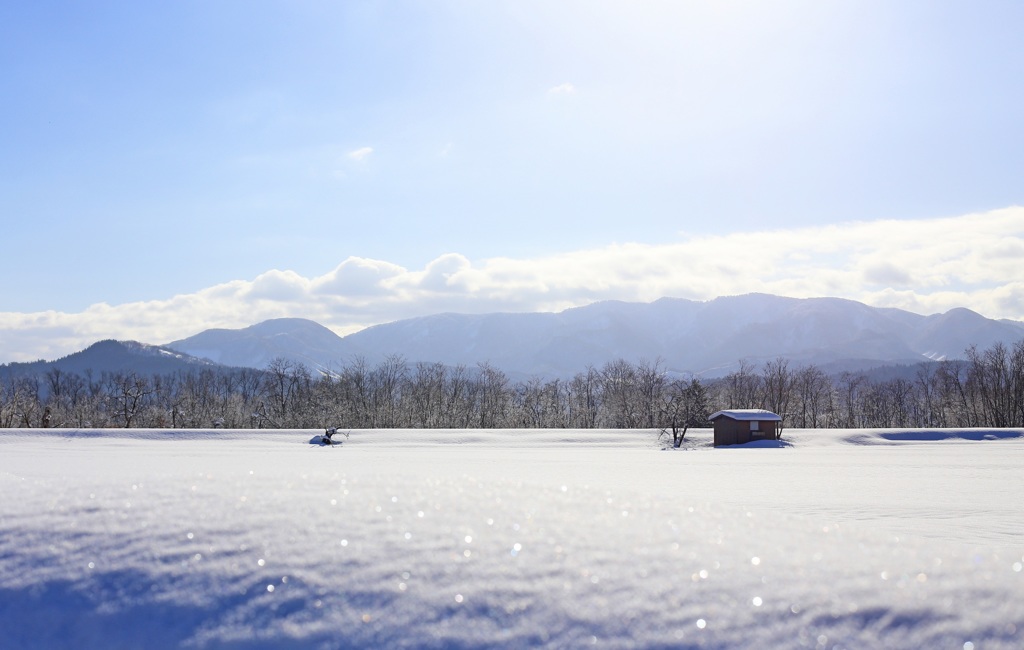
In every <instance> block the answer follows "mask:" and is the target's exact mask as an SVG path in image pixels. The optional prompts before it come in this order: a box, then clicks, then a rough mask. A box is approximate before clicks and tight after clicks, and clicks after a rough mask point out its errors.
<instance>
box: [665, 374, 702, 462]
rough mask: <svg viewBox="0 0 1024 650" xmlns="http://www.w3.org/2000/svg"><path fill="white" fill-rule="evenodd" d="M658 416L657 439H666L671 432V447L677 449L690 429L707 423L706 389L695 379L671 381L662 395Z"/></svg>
mask: <svg viewBox="0 0 1024 650" xmlns="http://www.w3.org/2000/svg"><path fill="white" fill-rule="evenodd" d="M660 415H661V420H662V422H663V425H662V427H661V434H660V436H659V437H666V436H668V435H669V433H670V432H671V435H672V446H673V447H675V448H679V447H680V446H681V445H682V444H683V439H684V438H685V437H686V432H687V430H688V429H689V428H690V427H698V426H701V425H702V424H705V423H706V422H707V419H708V415H709V410H708V391H707V388H705V387H704V384H702V383H700V381H698V380H697V379H696V378H694V379H691V380H690V381H689V382H687V381H685V380H682V379H676V380H674V381H672V382H671V383H670V384H669V385H668V388H667V390H666V391H664V393H663V395H662V408H661V414H660Z"/></svg>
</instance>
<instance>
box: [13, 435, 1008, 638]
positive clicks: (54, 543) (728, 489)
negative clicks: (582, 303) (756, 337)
mask: <svg viewBox="0 0 1024 650" xmlns="http://www.w3.org/2000/svg"><path fill="white" fill-rule="evenodd" d="M316 433H317V432H315V431H222V430H210V431H178V430H165V429H162V430H141V431H140V430H127V431H125V430H77V431H76V430H51V431H43V430H38V429H32V430H17V429H11V430H0V488H2V494H3V500H2V505H0V646H2V647H4V648H42V647H45V648H60V647H67V648H71V647H74V648H83V647H86V648H88V647H96V648H100V647H102V648H169V647H196V648H223V647H232V648H236V647H237V648H252V647H256V648H260V647H265V648H281V647H284V648H289V647H293V648H305V647H312V648H479V647H488V648H490V647H494V648H525V647H551V648H576V647H599V648H691V647H692V648H956V649H961V648H963V649H968V650H970V649H982V648H1021V647H1024V570H1022V565H1024V431H1021V430H996V431H978V430H967V431H949V430H939V431H905V430H903V431H874V430H872V431H864V430H856V431H853V430H850V431H843V430H840V431H831V430H830V431H824V430H814V431H812V430H807V431H803V430H788V431H786V433H785V436H784V437H785V444H784V445H783V446H782V447H779V446H778V445H777V444H776V443H762V444H760V445H759V446H754V447H751V446H745V447H743V448H722V449H713V448H711V447H710V432H709V431H706V430H698V431H695V432H691V433H690V434H689V435H688V436H687V443H686V447H685V448H684V449H680V450H663V446H664V445H663V442H659V440H658V438H657V434H656V432H652V431H562V430H558V431H554V430H551V431H548V430H545V431H533V430H506V431H482V430H470V431H427V430H415V431H405V430H401V431H399V430H379V431H360V430H357V431H353V432H352V435H351V438H350V439H348V440H347V441H345V442H344V444H343V445H341V446H335V447H323V446H319V445H314V444H311V440H315V435H316Z"/></svg>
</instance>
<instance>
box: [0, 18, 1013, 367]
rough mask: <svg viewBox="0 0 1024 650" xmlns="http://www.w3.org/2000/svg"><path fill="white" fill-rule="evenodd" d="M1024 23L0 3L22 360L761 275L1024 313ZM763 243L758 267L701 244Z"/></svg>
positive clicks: (874, 299) (8, 253) (9, 295)
mask: <svg viewBox="0 0 1024 650" xmlns="http://www.w3.org/2000/svg"><path fill="white" fill-rule="evenodd" d="M1022 25H1024V4H1021V3H1019V2H1012V1H1007V2H993V1H982V2H938V1H933V2H925V1H922V2H913V1H901V2H888V1H886V2H881V1H879V2H872V1H859V2H821V1H807V2H728V1H726V2H714V3H707V2H583V1H580V2H532V1H529V0H527V1H516V2H469V1H465V2H457V1H453V2H445V1H437V2H248V1H247V2H216V1H215V2H209V1H201V2H200V1H197V2H187V1H186V2H167V3H134V2H97V3H73V2H45V1H43V2H31V3H16V2H11V3H5V4H4V5H3V6H2V7H0V70H2V72H3V74H2V75H0V84H2V88H3V93H2V96H3V97H4V101H3V102H0V213H2V214H3V223H4V226H3V237H2V242H3V254H2V255H0V278H2V280H3V281H2V287H3V289H2V292H0V298H2V299H0V362H3V361H11V360H27V359H34V358H39V357H43V358H53V357H54V356H58V355H61V354H67V353H68V352H71V351H74V350H77V349H80V348H81V347H84V345H87V344H88V343H90V342H92V341H94V340H96V339H98V338H111V337H113V338H137V339H140V340H144V341H147V342H153V343H161V342H166V341H169V340H173V339H176V338H181V337H184V336H188V335H191V334H194V333H196V332H198V331H201V330H203V329H206V328H208V327H241V326H244V325H248V324H251V323H253V322H256V321H258V320H262V319H264V318H270V317H277V316H306V317H310V318H314V319H316V320H318V321H320V322H322V323H324V324H325V325H328V326H330V327H332V328H333V329H335V330H336V331H338V332H339V333H347V332H350V331H355V330H357V329H359V328H360V327H365V326H366V325H370V324H373V323H375V322H382V321H386V320H394V319H396V318H402V317H408V316H413V315H419V314H423V313H430V312H432V311H436V310H441V309H451V310H458V311H494V310H535V309H561V308H564V307H568V306H572V305H576V304H584V303H587V302H591V301H593V300H598V299H605V298H615V299H624V300H648V299H653V298H656V297H659V296H660V295H674V296H679V297H686V298H695V299H707V298H713V297H715V296H717V295H725V294H731V293H744V292H747V291H762V290H763V291H771V292H775V293H785V294H787V295H794V296H798V297H799V296H812V295H837V296H841V297H849V298H854V299H858V300H864V301H865V302H869V303H872V304H880V305H887V306H897V307H903V308H907V309H913V310H915V311H919V312H922V313H932V312H934V311H943V310H945V309H948V308H951V307H954V306H967V307H970V308H972V309H976V310H977V311H980V312H982V313H984V314H986V315H988V316H993V317H1006V318H1015V319H1024V279H1022V278H1024V271H1021V270H1020V265H1019V263H1016V264H1015V262H1019V261H1020V260H1021V256H1022V255H1024V212H1021V211H1019V210H1018V209H1017V208H1016V206H1021V205H1024V182H1021V179H1022V178H1024V120H1021V119H1020V115H1021V106H1022V105H1024V102H1022V100H1024V84H1021V79H1024V44H1022V39H1020V37H1019V31H1020V27H1021V26H1022ZM769 241H770V242H773V246H774V250H775V251H777V252H778V254H777V255H776V256H775V258H774V259H773V260H772V261H771V263H770V264H767V265H762V266H760V267H759V268H757V269H751V268H747V267H748V266H749V265H742V266H743V268H737V267H736V265H732V266H730V265H728V264H723V263H721V261H720V260H719V258H717V257H715V256H713V255H709V253H708V251H709V250H712V249H715V247H718V249H719V250H720V249H722V248H726V247H730V246H735V245H738V244H739V243H741V242H748V243H749V242H769ZM822 251H830V252H829V253H828V254H825V253H823V252H822Z"/></svg>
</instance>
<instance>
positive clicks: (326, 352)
mask: <svg viewBox="0 0 1024 650" xmlns="http://www.w3.org/2000/svg"><path fill="white" fill-rule="evenodd" d="M166 347H167V348H170V349H173V350H178V351H181V352H183V353H185V354H188V355H191V356H194V357H202V358H205V359H209V360H210V361H213V362H216V363H220V364H223V365H227V366H244V367H250V368H266V367H267V364H269V363H270V362H271V361H272V360H274V359H275V358H279V357H280V358H285V359H289V360H291V361H296V362H299V363H302V364H305V365H306V366H309V367H311V368H319V367H322V366H330V365H331V364H332V363H333V364H334V365H337V363H336V362H337V361H338V360H340V359H342V358H343V357H344V356H345V355H346V351H345V347H344V344H343V343H342V339H341V337H339V336H338V335H337V334H335V333H334V332H332V331H331V330H329V329H327V328H326V327H324V326H323V325H320V324H318V323H315V322H314V321H311V320H306V319H303V318H276V319H272V320H267V321H263V322H262V323H257V324H255V325H251V326H249V327H246V328H243V329H237V330H230V329H210V330H205V331H203V332H200V333H199V334H196V335H195V336H190V337H188V338H186V339H181V340H179V341H173V342H171V343H168V344H167V345H166Z"/></svg>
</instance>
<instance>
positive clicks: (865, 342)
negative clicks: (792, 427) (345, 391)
mask: <svg viewBox="0 0 1024 650" xmlns="http://www.w3.org/2000/svg"><path fill="white" fill-rule="evenodd" d="M1022 337H1024V323H1020V322H1015V321H996V320H992V319H988V318H985V317H984V316H981V315H979V314H977V313H975V312H972V311H970V310H967V309H954V310H951V311H949V312H947V313H945V314H937V315H933V316H921V315H918V314H913V313H911V312H907V311H903V310H899V309H879V308H874V307H869V306H867V305H864V304H862V303H859V302H855V301H852V300H842V299H837V298H811V299H795V298H783V297H778V296H770V295H764V294H749V295H744V296H733V297H726V298H718V299H715V300H711V301H707V302H698V301H691V300H683V299H674V298H663V299H661V300H657V301H655V302H652V303H627V302H615V301H607V302H599V303H595V304H592V305H588V306H586V307H579V308H575V309H568V310H565V311H562V312H559V313H524V314H508V313H499V314H482V315H470V314H438V315H434V316H426V317H422V318H412V319H406V320H401V321H396V322H394V323H388V324H384V325H377V326H375V327H370V328H367V329H365V330H363V331H361V332H358V333H356V334H352V335H350V336H347V337H344V338H341V337H339V336H337V335H335V334H334V333H333V332H331V331H330V330H328V329H327V328H325V327H322V326H320V325H318V324H317V323H314V322H313V321H309V320H304V319H277V320H270V321H265V322H263V323H259V324H257V325H254V326H252V327H247V328H244V329H240V330H207V331H205V332H202V333H200V334H197V335H195V336H193V337H189V338H187V339H183V340H180V341H175V342H173V343H170V344H168V345H167V346H166V347H168V348H171V349H175V350H179V351H181V352H185V353H187V354H190V355H193V356H200V357H206V358H208V359H211V360H213V361H217V362H220V363H226V364H230V365H237V366H251V367H265V366H266V364H267V363H268V362H269V361H270V360H271V359H273V358H275V357H284V358H287V359H290V360H292V361H296V362H301V363H304V364H306V365H307V366H310V367H314V368H316V367H326V368H331V367H334V368H336V367H339V366H341V365H343V364H345V363H348V362H349V361H351V360H352V359H353V358H355V357H363V358H365V359H366V360H367V361H369V362H371V363H376V362H379V361H380V360H382V359H384V358H385V357H387V356H388V355H401V356H403V357H405V359H406V360H407V361H409V362H411V363H415V362H418V361H425V362H441V363H445V364H449V365H455V364H465V365H470V366H472V365H475V364H477V363H481V362H489V363H491V364H493V365H495V366H496V367H499V368H501V369H502V370H504V371H506V372H508V373H512V374H520V375H541V376H551V377H561V376H568V375H571V374H574V373H576V372H579V371H580V370H583V369H585V368H586V367H587V366H588V365H593V366H596V367H599V366H601V365H603V364H604V363H606V362H608V361H611V360H614V359H617V358H625V359H627V360H634V361H635V360H641V359H647V360H653V359H655V358H660V359H662V360H663V361H664V363H665V366H666V367H667V368H668V369H670V370H674V371H677V372H681V373H695V374H700V375H703V376H708V377H713V376H721V375H724V374H726V373H728V372H730V371H731V370H732V369H734V368H735V367H736V366H737V364H738V362H739V360H741V359H745V360H747V361H750V362H751V363H755V364H756V363H759V362H762V361H765V360H769V359H773V358H776V357H785V358H787V359H790V360H791V361H792V362H794V363H797V364H807V363H814V364H817V365H820V366H822V367H823V368H827V369H828V370H829V371H832V372H839V371H842V370H847V369H849V370H864V369H868V368H874V367H878V366H882V365H892V364H904V365H913V364H917V363H919V362H922V361H927V360H935V359H942V358H961V357H963V354H964V350H965V349H966V348H967V347H968V346H970V345H977V346H978V347H979V348H986V347H990V346H991V345H992V344H994V343H995V342H997V341H1002V342H1004V343H1006V344H1008V345H1009V344H1013V343H1014V342H1016V341H1017V340H1019V339H1021V338H1022Z"/></svg>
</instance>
